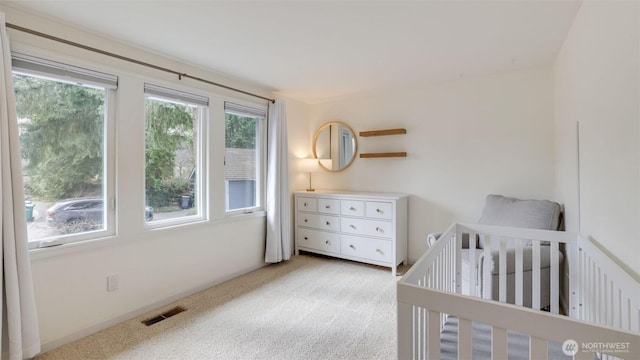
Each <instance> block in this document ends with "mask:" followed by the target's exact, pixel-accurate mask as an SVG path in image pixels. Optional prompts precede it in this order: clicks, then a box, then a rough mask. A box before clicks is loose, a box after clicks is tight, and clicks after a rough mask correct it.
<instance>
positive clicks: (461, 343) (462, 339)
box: [458, 319, 473, 359]
mask: <svg viewBox="0 0 640 360" xmlns="http://www.w3.org/2000/svg"><path fill="white" fill-rule="evenodd" d="M472 354H473V342H472V338H471V320H467V319H458V359H471V358H472Z"/></svg>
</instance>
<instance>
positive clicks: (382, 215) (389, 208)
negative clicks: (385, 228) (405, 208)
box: [365, 201, 393, 220]
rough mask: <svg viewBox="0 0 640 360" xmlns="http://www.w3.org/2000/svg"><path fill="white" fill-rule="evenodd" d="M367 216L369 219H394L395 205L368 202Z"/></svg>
mask: <svg viewBox="0 0 640 360" xmlns="http://www.w3.org/2000/svg"><path fill="white" fill-rule="evenodd" d="M365 207H366V210H365V214H366V216H367V217H368V218H375V219H388V220H391V219H392V218H393V204H392V203H390V202H380V201H367V204H366V206H365Z"/></svg>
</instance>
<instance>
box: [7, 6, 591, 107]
mask: <svg viewBox="0 0 640 360" xmlns="http://www.w3.org/2000/svg"><path fill="white" fill-rule="evenodd" d="M3 2H4V3H5V4H7V5H9V6H13V7H16V8H19V9H23V10H28V11H29V12H32V13H35V14H37V15H42V16H46V17H48V18H53V19H59V20H63V21H64V22H67V23H69V24H71V25H72V26H74V27H77V28H80V29H82V30H83V31H90V32H94V33H98V34H101V35H104V36H107V37H110V38H114V39H117V40H120V41H124V42H126V43H129V44H133V45H136V46H139V47H142V48H146V49H149V50H152V51H154V52H157V53H161V54H166V55H168V56H170V57H172V58H176V59H180V60H183V61H185V62H187V63H191V64H195V65H198V66H202V67H205V68H209V69H212V70H215V71H217V72H222V73H226V74H228V75H232V76H234V77H237V78H240V79H245V80H249V81H251V82H252V83H255V84H258V85H260V86H263V87H265V88H267V89H272V90H274V91H276V92H278V93H279V94H282V95H285V96H288V97H292V98H295V99H299V100H302V101H305V102H321V101H326V100H329V99H337V98H340V97H345V96H350V95H354V94H358V93H363V92H372V91H379V90H381V89H389V88H399V87H407V86H408V87H411V86H416V85H421V84H429V83H434V82H442V81H447V80H451V79H455V78H459V77H461V76H464V77H469V76H477V75H483V74H490V73H496V72H503V71H511V70H516V69H522V68H528V67H535V66H544V65H549V64H552V63H553V61H554V59H555V56H556V54H557V52H558V50H559V49H560V47H561V45H562V42H563V40H564V39H565V37H566V34H567V31H568V30H569V28H570V26H571V23H572V21H573V18H574V16H575V14H576V12H577V10H578V8H579V5H580V3H579V2H575V1H560V0H558V1H538V0H532V1H517V0H513V1H506V0H503V1H478V0H476V1H444V0H443V1H412V2H404V1H391V0H389V1H377V2H373V1H298V2H294V1H288V2H279V1H268V0H263V1H252V2H247V1H202V0H201V1H178V0H173V1H170V0H169V1H167V0H164V1H162V0H161V1H158V0H156V1H149V0H147V1H100V0H83V1H42V0H41V1H22V0H21V1H7V0H3ZM91 45H93V46H96V44H91ZM98 47H99V46H98Z"/></svg>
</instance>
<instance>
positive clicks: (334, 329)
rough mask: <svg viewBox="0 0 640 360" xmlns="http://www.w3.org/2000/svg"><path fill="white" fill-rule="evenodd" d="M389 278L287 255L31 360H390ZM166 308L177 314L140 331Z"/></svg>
mask: <svg viewBox="0 0 640 360" xmlns="http://www.w3.org/2000/svg"><path fill="white" fill-rule="evenodd" d="M401 270H402V269H401ZM397 279H398V278H396V277H393V276H392V275H391V270H390V269H388V268H381V267H376V266H371V265H365V264H360V263H356V262H350V261H344V260H339V259H329V258H323V257H316V256H312V255H300V256H295V257H293V258H292V260H290V261H287V262H284V263H281V264H275V265H269V266H267V267H265V268H262V269H260V270H257V271H254V272H251V273H249V274H246V275H243V276H241V277H238V278H236V279H233V280H231V281H228V282H226V283H223V284H220V285H218V286H215V287H212V288H210V289H207V290H205V291H202V292H200V293H198V294H195V295H192V296H189V297H187V298H185V299H183V300H180V301H177V302H175V303H173V304H170V305H168V306H165V307H163V308H161V309H158V310H157V311H153V312H150V313H148V314H145V315H143V316H140V317H138V318H135V319H132V320H129V321H126V322H124V323H121V324H118V325H116V326H113V327H111V328H109V329H106V330H103V331H101V332H99V333H96V334H94V335H91V336H88V337H86V338H84V339H81V340H78V341H76V342H73V343H71V344H68V345H65V346H63V347H60V348H58V349H55V350H53V351H50V352H48V353H45V354H42V355H40V356H38V357H37V360H62V359H64V360H75V359H82V360H86V359H127V360H129V359H131V360H137V359H140V360H142V359H144V360H147V359H154V360H155V359H157V360H164V359H180V360H185V359H207V360H209V359H247V360H249V359H278V360H281V359H282V360H285V359H304V360H307V359H309V360H310V359H394V358H395V356H396V355H395V354H396V303H395V299H396V288H395V285H396V281H397ZM175 306H183V307H185V308H187V311H185V312H182V313H180V314H178V315H175V316H173V317H171V318H168V319H166V320H163V321H161V322H159V323H156V324H154V325H151V326H149V327H147V326H145V325H144V324H142V323H141V321H143V320H146V319H148V318H150V317H153V316H155V315H158V314H160V313H162V312H164V311H166V310H168V309H171V308H173V307H175Z"/></svg>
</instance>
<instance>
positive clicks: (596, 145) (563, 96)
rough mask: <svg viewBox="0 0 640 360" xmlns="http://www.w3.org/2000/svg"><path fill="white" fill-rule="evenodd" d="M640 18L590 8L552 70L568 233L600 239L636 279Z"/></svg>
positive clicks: (622, 9) (634, 10) (626, 11)
mask: <svg viewBox="0 0 640 360" xmlns="http://www.w3.org/2000/svg"><path fill="white" fill-rule="evenodd" d="M639 20H640V5H639V3H638V2H613V1H611V2H584V3H583V4H582V7H581V8H580V10H579V12H578V14H577V15H576V18H575V20H574V23H573V26H572V28H571V30H570V32H569V34H568V36H567V38H566V40H565V43H564V46H563V48H562V50H561V52H560V54H559V55H558V58H557V60H556V63H555V66H554V93H555V100H554V103H555V119H556V130H555V132H556V149H557V154H556V159H557V163H556V164H557V166H556V173H557V194H558V197H559V199H560V200H561V201H563V202H564V203H565V205H566V210H567V223H566V224H567V229H568V230H570V231H580V232H581V233H582V234H584V235H585V236H588V237H590V238H591V239H593V240H596V241H597V242H599V243H600V244H602V245H603V246H604V247H605V248H606V249H607V250H609V251H610V252H611V253H612V254H613V255H614V256H615V257H617V258H619V260H621V261H622V262H623V263H624V264H626V265H627V266H628V267H629V268H631V270H633V271H634V272H636V273H640V176H639V174H640V152H639V151H640V149H639V145H640V118H639V115H640V110H639V99H640V71H639V67H640V51H639V47H640V21H639ZM577 122H580V177H579V179H580V191H579V194H580V197H578V175H577V168H578V164H577V151H576V138H577V136H576V123H577ZM579 215H580V217H579ZM579 224H580V226H579Z"/></svg>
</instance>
